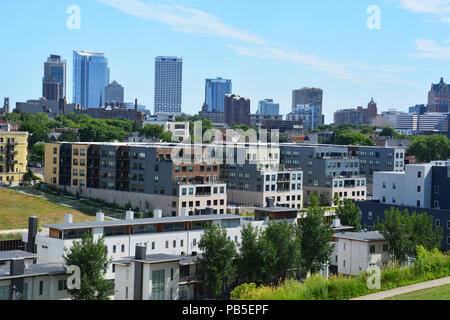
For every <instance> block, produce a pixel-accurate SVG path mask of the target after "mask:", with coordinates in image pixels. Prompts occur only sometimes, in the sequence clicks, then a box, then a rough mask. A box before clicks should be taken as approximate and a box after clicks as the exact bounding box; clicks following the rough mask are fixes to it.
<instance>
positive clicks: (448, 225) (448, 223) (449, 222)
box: [447, 221, 450, 230]
mask: <svg viewBox="0 0 450 320" xmlns="http://www.w3.org/2000/svg"><path fill="white" fill-rule="evenodd" d="M447 229H448V230H450V221H447Z"/></svg>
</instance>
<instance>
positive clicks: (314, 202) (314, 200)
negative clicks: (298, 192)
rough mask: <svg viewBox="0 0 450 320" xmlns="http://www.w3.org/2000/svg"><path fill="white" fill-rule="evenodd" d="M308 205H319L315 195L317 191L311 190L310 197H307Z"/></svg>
mask: <svg viewBox="0 0 450 320" xmlns="http://www.w3.org/2000/svg"><path fill="white" fill-rule="evenodd" d="M309 206H310V207H319V206H320V203H319V197H318V195H317V192H313V193H312V194H311V197H310V198H309Z"/></svg>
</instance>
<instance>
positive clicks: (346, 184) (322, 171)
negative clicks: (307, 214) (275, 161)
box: [280, 144, 367, 205]
mask: <svg viewBox="0 0 450 320" xmlns="http://www.w3.org/2000/svg"><path fill="white" fill-rule="evenodd" d="M280 150H281V164H282V165H284V167H286V168H302V171H303V173H304V176H303V192H304V198H305V201H306V202H307V203H308V202H309V200H310V197H311V195H312V194H313V193H317V194H318V195H321V194H322V193H324V194H325V195H326V196H327V198H328V200H329V203H330V205H331V204H332V203H333V198H334V197H335V195H336V194H337V195H338V196H339V198H340V199H341V201H342V200H343V199H353V200H365V199H366V197H367V189H366V177H365V176H361V175H360V168H359V165H360V164H359V159H358V158H357V157H355V156H349V151H348V148H347V147H338V146H319V145H317V146H312V145H310V146H307V145H295V144H283V145H281V146H280Z"/></svg>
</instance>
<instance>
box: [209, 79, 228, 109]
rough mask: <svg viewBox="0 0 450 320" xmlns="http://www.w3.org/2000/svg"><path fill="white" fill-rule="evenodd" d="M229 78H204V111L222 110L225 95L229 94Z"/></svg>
mask: <svg viewBox="0 0 450 320" xmlns="http://www.w3.org/2000/svg"><path fill="white" fill-rule="evenodd" d="M231 92H232V84H231V80H227V79H222V78H217V79H206V85H205V103H204V105H203V111H204V112H224V111H225V95H226V94H231Z"/></svg>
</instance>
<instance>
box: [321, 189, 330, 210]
mask: <svg viewBox="0 0 450 320" xmlns="http://www.w3.org/2000/svg"><path fill="white" fill-rule="evenodd" d="M319 205H320V206H321V207H328V206H330V199H328V195H327V193H326V192H322V193H321V194H320V197H319Z"/></svg>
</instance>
